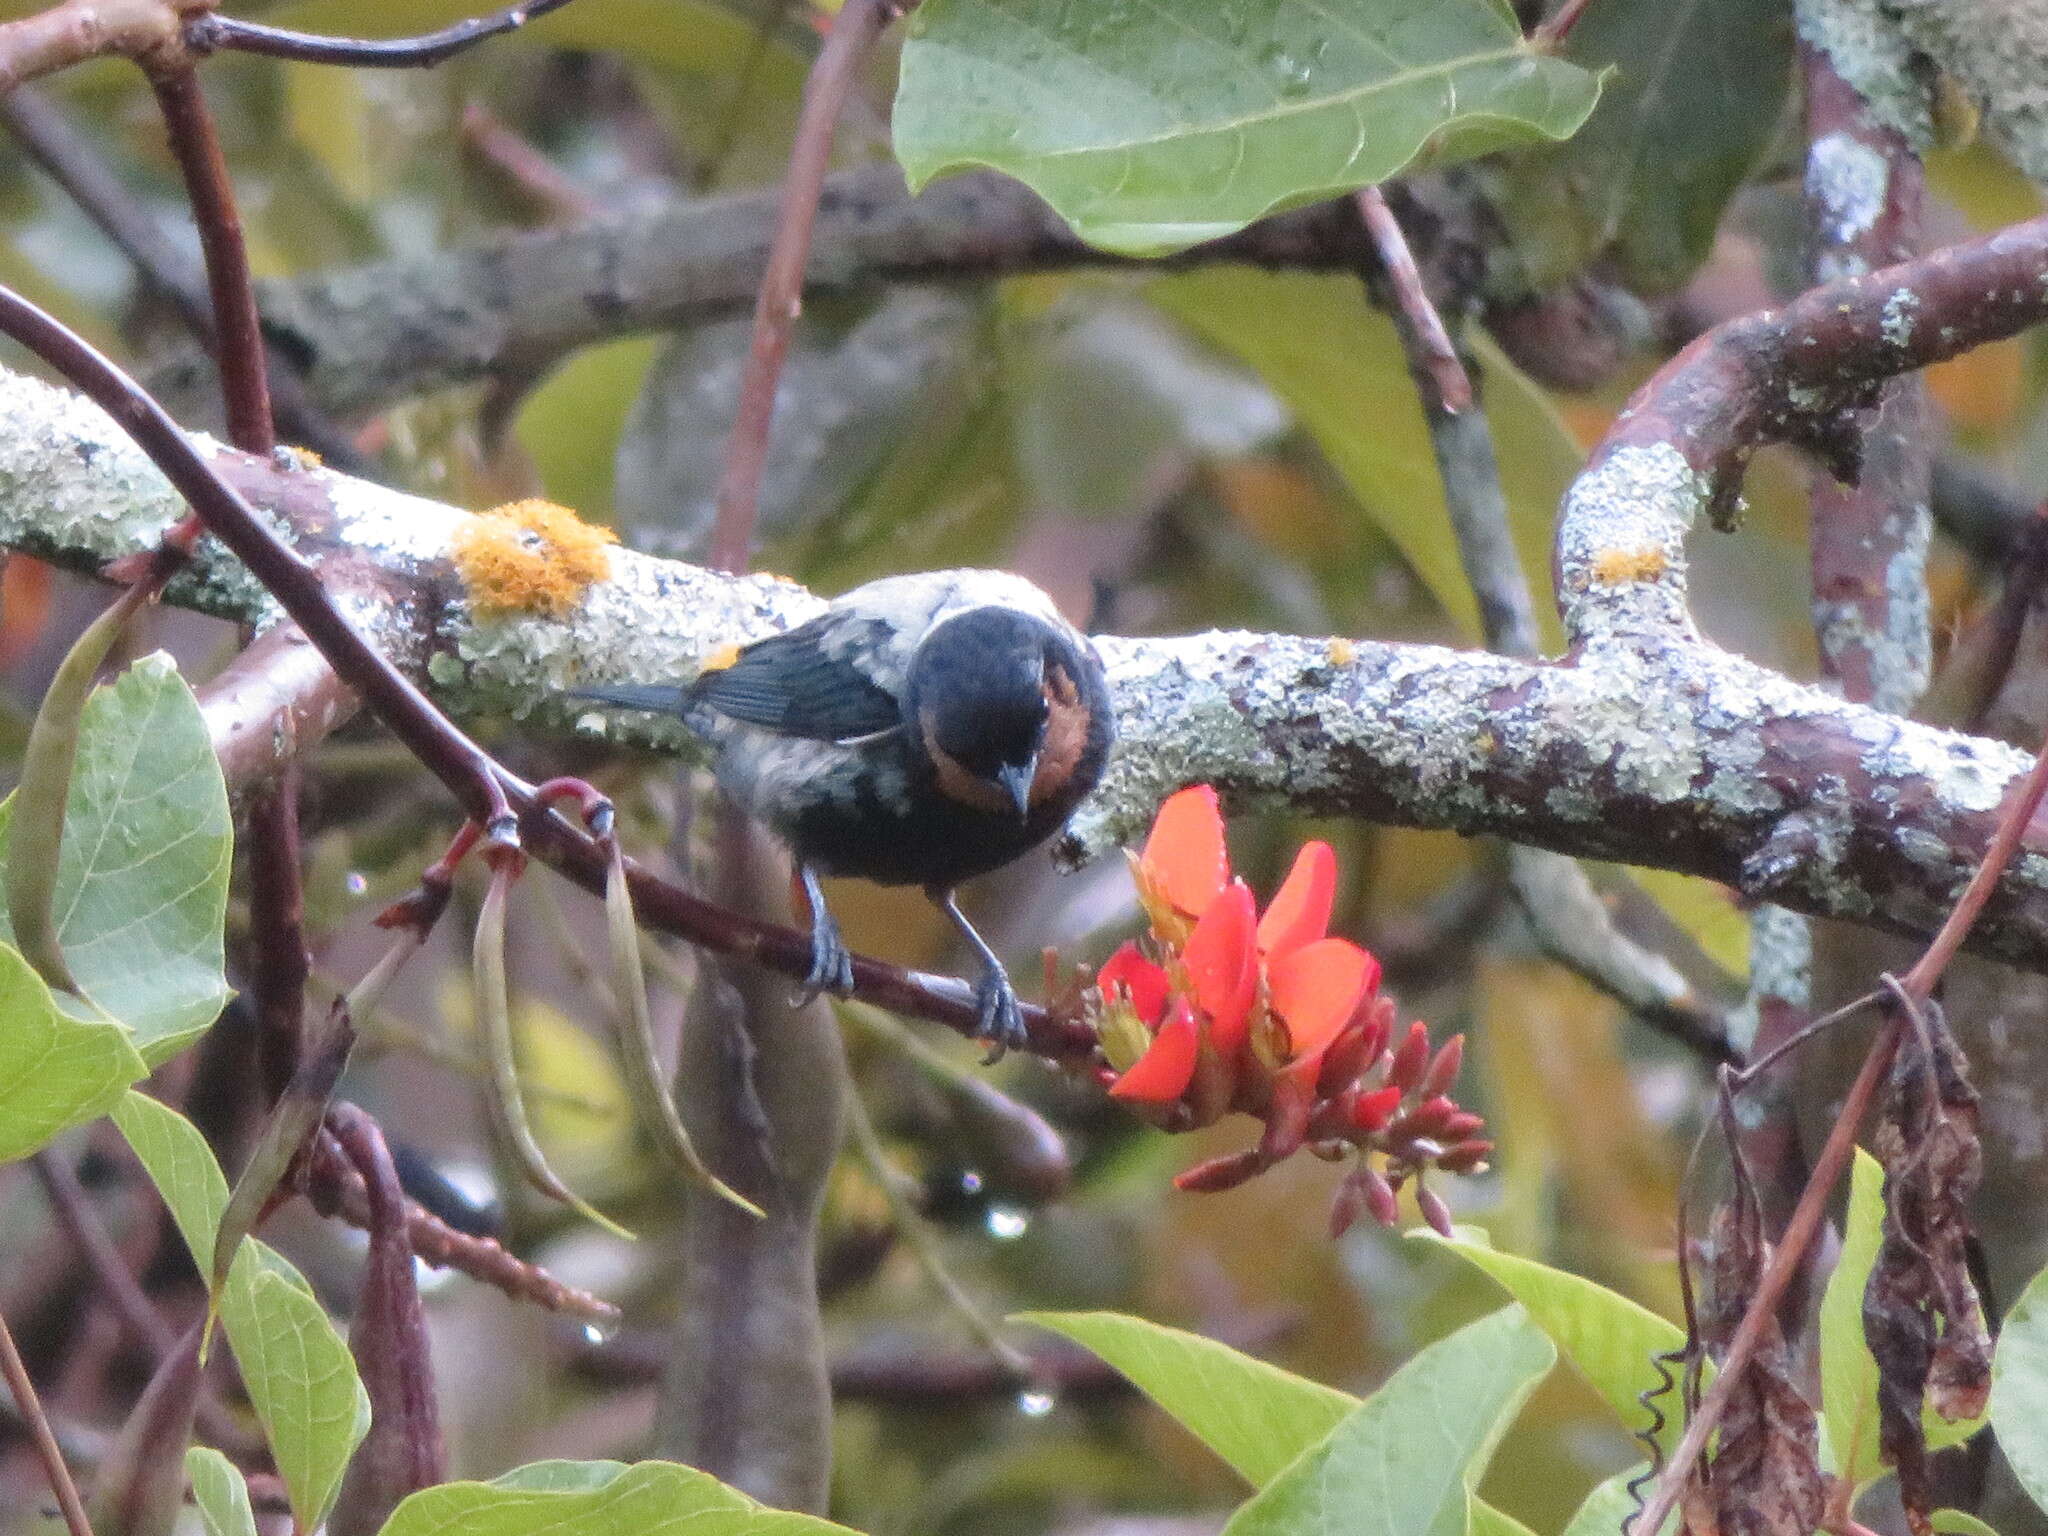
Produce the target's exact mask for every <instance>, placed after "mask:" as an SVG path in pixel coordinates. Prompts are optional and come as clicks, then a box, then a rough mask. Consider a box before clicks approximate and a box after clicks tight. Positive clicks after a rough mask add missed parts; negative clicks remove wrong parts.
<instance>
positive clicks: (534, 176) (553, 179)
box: [462, 101, 603, 223]
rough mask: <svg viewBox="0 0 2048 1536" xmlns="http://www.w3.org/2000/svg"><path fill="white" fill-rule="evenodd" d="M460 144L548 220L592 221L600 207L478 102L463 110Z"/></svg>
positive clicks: (557, 168)
mask: <svg viewBox="0 0 2048 1536" xmlns="http://www.w3.org/2000/svg"><path fill="white" fill-rule="evenodd" d="M462 141H463V142H464V143H465V144H467V145H468V146H469V147H470V148H471V149H473V150H474V151H476V153H477V155H478V156H479V157H480V158H482V159H483V160H484V161H485V162H487V163H488V164H489V165H490V166H491V167H492V168H493V169H495V170H496V171H498V172H499V173H500V174H501V175H503V176H504V178H505V179H506V180H507V181H509V182H510V183H511V184H512V185H513V186H514V187H516V188H518V189H519V192H520V193H521V194H522V195H523V196H524V197H526V198H527V199H529V200H530V201H532V202H533V203H534V204H535V205H536V206H538V207H539V208H540V209H541V211H542V212H544V213H545V214H546V215H547V216H548V217H549V218H550V219H551V220H554V221H555V222H558V223H568V222H574V221H577V220H584V219H594V218H596V217H597V216H598V214H599V213H600V212H602V211H603V205H602V204H600V203H599V202H598V200H597V199H596V198H594V197H592V196H591V195H590V194H589V193H588V192H586V191H584V190H583V188H582V187H580V186H578V185H577V184H576V182H575V180H574V179H573V178H572V177H569V176H566V175H564V174H563V173H562V170H561V168H560V167H559V166H557V165H556V164H555V163H554V161H552V160H550V159H549V158H548V157H547V156H546V155H544V154H542V153H541V152H540V151H539V150H538V149H536V148H534V147H533V145H532V144H530V143H528V142H527V140H525V139H524V138H522V137H520V135H518V134H517V133H515V132H513V131H512V129H511V128H510V127H509V126H508V125H507V124H506V122H505V120H504V119H503V118H501V117H499V116H498V115H497V113H495V112H493V111H492V110H491V109H490V108H489V107H487V106H485V105H484V104H483V103H482V102H480V101H472V102H470V103H468V104H467V105H466V106H464V107H463V109H462Z"/></svg>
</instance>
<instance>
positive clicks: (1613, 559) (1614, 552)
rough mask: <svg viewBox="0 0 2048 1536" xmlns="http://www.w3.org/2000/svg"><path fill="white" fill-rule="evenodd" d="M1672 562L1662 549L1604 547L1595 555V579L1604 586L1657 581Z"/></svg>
mask: <svg viewBox="0 0 2048 1536" xmlns="http://www.w3.org/2000/svg"><path fill="white" fill-rule="evenodd" d="M1670 564H1671V562H1670V560H1669V559H1668V558H1667V557H1666V556H1665V554H1664V551H1663V550H1661V549H1603V550H1601V551H1600V553H1599V554H1597V555H1595V556H1594V557H1593V579H1594V580H1595V581H1597V582H1599V583H1600V584H1601V585H1602V586H1604V587H1616V586H1620V585H1621V584H1622V583H1623V582H1625V581H1655V580H1656V579H1657V578H1658V577H1659V576H1662V575H1663V574H1664V572H1665V570H1666V569H1668V568H1669V566H1670Z"/></svg>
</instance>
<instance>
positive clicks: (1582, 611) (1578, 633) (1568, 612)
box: [1557, 443, 1711, 640]
mask: <svg viewBox="0 0 2048 1536" xmlns="http://www.w3.org/2000/svg"><path fill="white" fill-rule="evenodd" d="M1710 489H1711V487H1710V486H1709V485H1708V483H1707V480H1706V477H1705V476H1703V475H1701V474H1699V473H1698V472H1697V471H1695V470H1694V469H1693V467H1692V466H1691V465H1690V464H1688V463H1687V462H1686V459H1685V455H1684V454H1682V453H1680V452H1679V451H1678V449H1676V448H1675V447H1673V446H1671V445H1670V444H1668V443H1653V444H1648V445H1631V446H1627V447H1622V448H1618V449H1616V450H1615V451H1614V452H1612V453H1610V454H1608V455H1607V457H1606V458H1604V459H1603V460H1601V461H1600V462H1599V463H1598V464H1597V465H1595V466H1594V467H1593V468H1591V469H1589V470H1587V471H1586V472H1585V473H1584V474H1582V475H1580V476H1579V478H1578V479H1577V480H1575V481H1573V482H1572V488H1571V490H1570V491H1569V492H1568V493H1567V494H1566V496H1565V501H1564V509H1563V512H1562V513H1561V514H1560V517H1559V521H1558V530H1557V562H1558V578H1559V601H1560V603H1561V605H1562V607H1563V609H1564V622H1565V628H1566V630H1567V632H1568V633H1570V634H1571V636H1572V637H1573V638H1574V639H1577V640H1585V639H1590V638H1593V637H1594V636H1597V635H1600V634H1607V633H1618V634H1630V633H1633V634H1664V635H1670V636H1674V637H1676V636H1685V637H1691V636H1694V635H1695V634H1696V633H1697V631H1696V630H1695V629H1694V627H1693V622H1692V616H1691V614H1690V613H1689V612H1687V610H1686V603H1685V594H1686V587H1685V538H1686V535H1687V533H1689V532H1690V531H1691V529H1692V525H1693V522H1694V520H1695V519H1696V518H1697V517H1698V516H1699V514H1700V512H1701V511H1702V510H1703V509H1704V508H1705V507H1706V505H1707V498H1708V493H1709V491H1710Z"/></svg>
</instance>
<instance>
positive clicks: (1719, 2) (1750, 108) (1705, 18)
mask: <svg viewBox="0 0 2048 1536" xmlns="http://www.w3.org/2000/svg"><path fill="white" fill-rule="evenodd" d="M1564 53H1565V57H1566V58H1568V59H1572V60H1576V61H1577V62H1578V63H1580V64H1582V65H1584V66H1586V67H1587V68H1589V69H1602V68H1611V69H1612V71H1613V73H1612V75H1611V77H1610V78H1609V79H1608V80H1607V82H1606V85H1605V89H1604V90H1603V91H1602V93H1601V96H1600V104H1599V107H1598V108H1597V109H1596V110H1595V111H1594V113H1593V114H1592V117H1591V119H1590V120H1589V121H1588V122H1587V123H1586V124H1585V126H1584V127H1583V128H1582V129H1580V130H1579V132H1578V133H1577V134H1575V135H1574V136H1573V137H1572V139H1571V141H1570V142H1569V143H1567V144H1562V145H1559V146H1557V147H1555V148H1550V147H1545V148H1541V149H1538V150H1536V151H1535V152H1533V153H1530V154H1526V155H1521V156H1517V157H1515V158H1514V159H1513V160H1511V161H1510V162H1509V163H1508V165H1507V168H1506V176H1507V180H1508V186H1507V193H1506V197H1505V199H1504V203H1505V211H1506V213H1507V215H1508V222H1509V225H1510V229H1511V232H1512V234H1513V237H1514V244H1515V246H1516V249H1517V251H1518V253H1519V254H1520V255H1521V256H1522V258H1523V262H1524V264H1525V266H1527V267H1528V269H1529V278H1530V283H1531V286H1532V287H1535V288H1539V289H1540V288H1544V287H1547V286H1550V285H1551V284H1554V283H1556V282H1559V281H1562V280H1563V279H1564V278H1566V277H1568V276H1570V275H1572V274H1573V273H1575V272H1577V271H1578V270H1579V268H1580V267H1582V266H1583V265H1585V263H1586V262H1587V261H1589V260H1591V259H1592V258H1594V257H1596V256H1599V255H1603V254H1612V255H1613V256H1614V257H1615V258H1616V259H1617V260H1618V261H1619V263H1620V265H1621V269H1622V273H1623V277H1624V281H1625V283H1626V285H1627V286H1628V287H1630V288H1633V289H1637V290H1639V291H1640V290H1648V291H1664V290H1669V289H1672V288H1676V287H1678V286H1679V285H1680V284H1681V283H1682V282H1684V280H1685V278H1686V277H1687V276H1688V275H1689V274H1690V273H1691V272H1692V270H1693V268H1694V267H1695V266H1697V265H1698V264H1699V262H1700V260H1701V258H1703V257H1704V256H1705V255H1706V253H1707V249H1708V247H1709V246H1710V245H1711V244H1712V243H1713V238H1714V231H1715V229H1716V228H1717V227H1719V225H1720V222H1721V210H1722V207H1723V206H1724V205H1725V204H1726V202H1727V200H1728V197H1729V195H1730V194H1731V193H1732V192H1734V190H1735V189H1736V187H1738V186H1739V185H1740V184H1741V183H1742V180H1743V178H1744V177H1745V176H1746V175H1748V173H1749V171H1750V169H1751V167H1752V166H1754V165H1755V164H1756V161H1757V159H1758V157H1759V156H1761V155H1762V154H1763V153H1764V151H1765V150H1766V149H1767V148H1768V147H1769V145H1770V142H1771V139H1772V136H1773V135H1774V134H1775V133H1776V132H1777V129H1778V123H1779V120H1780V116H1781V113H1782V110H1783V107H1784V104H1785V94H1786V90H1787V88H1788V87H1789V85H1790V83H1791V77H1792V17H1791V12H1790V10H1789V9H1788V8H1787V7H1786V6H1784V5H1783V4H1781V3H1780V0H1601V3H1600V4H1598V5H1595V6H1589V7H1588V8H1587V9H1586V12H1585V14H1584V15H1583V16H1582V17H1581V18H1580V20H1579V22H1578V24H1577V25H1576V26H1575V27H1573V28H1572V31H1571V35H1570V37H1569V39H1568V40H1567V42H1566V45H1565V50H1564Z"/></svg>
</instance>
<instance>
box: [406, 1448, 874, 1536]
mask: <svg viewBox="0 0 2048 1536" xmlns="http://www.w3.org/2000/svg"><path fill="white" fill-rule="evenodd" d="M535 1474H538V1476H537V1477H536V1476H535ZM543 1532H544V1533H545V1536H616V1533H620V1532H625V1533H629V1536H671V1533H673V1536H682V1533H684V1532H687V1533H688V1536H827V1533H830V1532H838V1533H840V1536H846V1532H847V1528H846V1527H845V1526H843V1525H835V1524H833V1523H832V1522H831V1521H830V1520H820V1519H818V1518H817V1517H816V1516H813V1515H799V1514H792V1513H789V1512H787V1511H783V1510H776V1509H769V1508H767V1507H766V1506H765V1505H762V1504H757V1503H755V1502H754V1501H753V1500H752V1499H750V1498H748V1497H747V1496H746V1495H745V1494H743V1493H741V1492H739V1491H738V1490H737V1489H734V1488H728V1487H727V1486H726V1485H725V1484H724V1483H721V1482H720V1481H719V1480H718V1479H717V1478H715V1477H713V1476H711V1475H710V1474H709V1473H708V1472H699V1471H697V1470H696V1469H695V1468H694V1467H682V1466H677V1465H675V1464H674V1463H673V1462H666V1461H643V1462H638V1463H636V1464H635V1465H633V1466H621V1465H620V1464H619V1463H618V1462H615V1461H603V1462H591V1463H584V1464H580V1465H579V1464H578V1463H576V1462H566V1461H548V1462H539V1463H536V1464H535V1465H534V1466H531V1467H520V1468H518V1469H517V1470H515V1471H512V1472H508V1473H506V1474H505V1475H504V1476H503V1477H501V1478H498V1479H497V1480H496V1481H494V1482H489V1483H442V1484H440V1485H439V1486H437V1487H433V1488H423V1489H421V1490H420V1491H419V1492H418V1493H415V1494H413V1495H412V1496H411V1497H410V1498H408V1499H407V1500H406V1501H405V1502H404V1503H403V1504H400V1505H399V1506H398V1508H397V1509H395V1510H393V1511H392V1512H391V1518H390V1519H389V1520H387V1521H385V1522H384V1529H383V1531H382V1532H381V1533H380V1536H541V1533H543Z"/></svg>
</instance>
